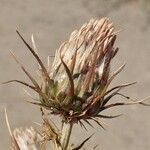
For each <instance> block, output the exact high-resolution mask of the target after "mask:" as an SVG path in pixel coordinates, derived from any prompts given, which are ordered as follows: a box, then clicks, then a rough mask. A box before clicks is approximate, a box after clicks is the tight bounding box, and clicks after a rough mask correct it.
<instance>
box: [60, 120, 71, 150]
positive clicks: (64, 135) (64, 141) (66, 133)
mask: <svg viewBox="0 0 150 150" xmlns="http://www.w3.org/2000/svg"><path fill="white" fill-rule="evenodd" d="M72 127H73V124H72V123H64V124H63V127H62V132H61V140H60V142H61V148H59V150H67V148H68V144H69V140H70V136H71V131H72Z"/></svg>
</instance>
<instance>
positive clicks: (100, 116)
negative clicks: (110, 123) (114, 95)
mask: <svg viewBox="0 0 150 150" xmlns="http://www.w3.org/2000/svg"><path fill="white" fill-rule="evenodd" d="M120 116H122V114H120V115H115V116H107V115H101V114H98V115H95V116H94V117H99V118H106V119H112V118H117V117H120Z"/></svg>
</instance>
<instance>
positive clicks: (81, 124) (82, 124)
mask: <svg viewBox="0 0 150 150" xmlns="http://www.w3.org/2000/svg"><path fill="white" fill-rule="evenodd" d="M79 123H80V126H81V127H83V128H84V129H85V130H86V131H88V130H87V128H86V126H85V125H84V123H82V121H81V120H79Z"/></svg>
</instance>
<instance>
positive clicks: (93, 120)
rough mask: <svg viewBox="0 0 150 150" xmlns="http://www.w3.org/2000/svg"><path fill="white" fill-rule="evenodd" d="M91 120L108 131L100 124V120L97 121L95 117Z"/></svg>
mask: <svg viewBox="0 0 150 150" xmlns="http://www.w3.org/2000/svg"><path fill="white" fill-rule="evenodd" d="M90 119H92V120H93V121H94V122H96V123H97V124H98V125H99V126H100V127H101V128H102V129H104V130H106V129H105V128H104V126H103V125H102V124H100V122H99V121H98V120H96V119H95V118H93V117H90Z"/></svg>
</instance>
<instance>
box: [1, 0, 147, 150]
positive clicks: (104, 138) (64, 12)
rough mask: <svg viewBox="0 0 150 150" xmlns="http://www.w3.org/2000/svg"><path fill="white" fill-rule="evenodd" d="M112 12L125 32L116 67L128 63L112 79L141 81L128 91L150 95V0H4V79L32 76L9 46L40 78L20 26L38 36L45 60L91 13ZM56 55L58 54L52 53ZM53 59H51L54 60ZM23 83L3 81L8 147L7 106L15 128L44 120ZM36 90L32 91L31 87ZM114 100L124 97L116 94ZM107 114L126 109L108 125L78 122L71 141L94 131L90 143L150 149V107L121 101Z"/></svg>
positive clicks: (5, 144)
mask: <svg viewBox="0 0 150 150" xmlns="http://www.w3.org/2000/svg"><path fill="white" fill-rule="evenodd" d="M104 16H107V17H110V18H111V20H112V21H113V22H114V24H115V25H116V28H117V29H120V30H121V32H120V33H118V39H117V42H116V45H117V46H118V47H119V48H120V51H119V53H118V55H117V56H116V58H115V59H114V60H113V70H114V69H115V68H117V67H119V66H120V65H122V64H123V63H126V67H125V69H124V71H123V72H122V73H121V74H120V75H119V76H118V77H117V78H116V79H115V81H114V83H113V85H117V84H120V83H126V82H132V81H137V82H138V83H137V84H136V85H133V86H132V87H128V88H127V89H125V90H124V91H123V93H124V94H127V95H129V96H131V97H133V98H135V99H141V98H144V97H148V96H150V92H149V91H150V0H23V1H20V0H0V82H3V81H7V80H11V79H20V80H23V81H27V82H28V81H29V80H28V79H27V78H26V76H25V75H24V73H23V72H22V71H21V69H20V68H19V66H18V65H17V64H16V63H15V61H14V60H13V58H12V57H11V56H10V53H9V50H13V52H14V53H15V54H16V55H17V56H18V57H19V60H20V61H21V62H22V63H23V64H25V66H26V67H27V68H28V71H30V72H31V73H32V74H33V75H34V76H35V77H36V78H37V75H36V70H37V67H38V66H37V63H36V61H35V60H34V58H33V57H32V55H31V54H30V52H29V51H28V50H27V48H26V47H25V46H24V44H23V43H22V41H21V40H20V39H19V38H18V36H17V34H16V32H15V30H16V29H18V30H19V31H20V32H21V33H22V34H23V35H24V37H25V39H27V41H29V42H30V37H31V34H33V35H34V36H35V41H36V44H37V48H38V50H39V54H40V57H41V58H42V60H43V61H44V63H45V64H46V59H47V56H48V55H54V54H55V50H56V49H57V48H58V47H59V45H60V44H61V43H62V42H63V41H65V40H66V39H67V38H68V36H69V34H70V33H71V32H72V31H73V30H75V29H78V28H80V26H81V25H82V24H83V23H84V22H87V21H89V19H90V18H101V17H104ZM52 59H53V58H52ZM52 59H51V60H52ZM24 88H25V87H23V86H21V85H18V84H9V85H3V86H0V149H1V150H7V149H9V146H10V137H9V133H8V130H7V126H6V123H5V115H4V108H5V107H6V108H7V112H8V117H9V121H10V124H11V127H12V129H14V128H15V127H20V126H22V127H29V126H30V125H32V126H34V127H36V125H35V124H34V123H33V122H40V121H41V114H40V111H39V108H38V107H35V106H33V105H32V104H29V103H27V102H26V101H30V100H31V99H30V98H29V96H28V95H27V94H26V93H25V92H24ZM30 92H31V91H30ZM115 100H120V101H121V100H122V99H121V98H120V97H116V98H115V99H114V101H115ZM106 113H107V114H110V115H113V114H120V113H121V114H124V115H123V116H122V117H119V118H117V119H113V120H102V124H103V125H104V126H105V128H106V129H107V130H106V131H104V130H103V129H101V128H100V127H98V126H97V125H95V129H91V128H89V132H86V131H85V130H84V129H81V128H80V127H79V126H77V125H76V126H75V127H74V131H73V132H74V134H73V136H72V142H73V143H75V144H78V143H80V142H81V140H83V139H84V138H86V137H87V136H89V135H90V134H91V133H95V136H94V137H93V138H92V139H91V142H90V143H88V144H86V145H85V148H87V149H89V150H90V148H92V147H93V146H95V145H96V144H99V147H98V148H97V150H99V149H100V150H110V149H115V150H127V149H128V150H148V149H150V108H149V107H144V106H139V105H135V106H128V107H120V108H116V109H115V110H113V109H112V110H109V111H107V112H106Z"/></svg>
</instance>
